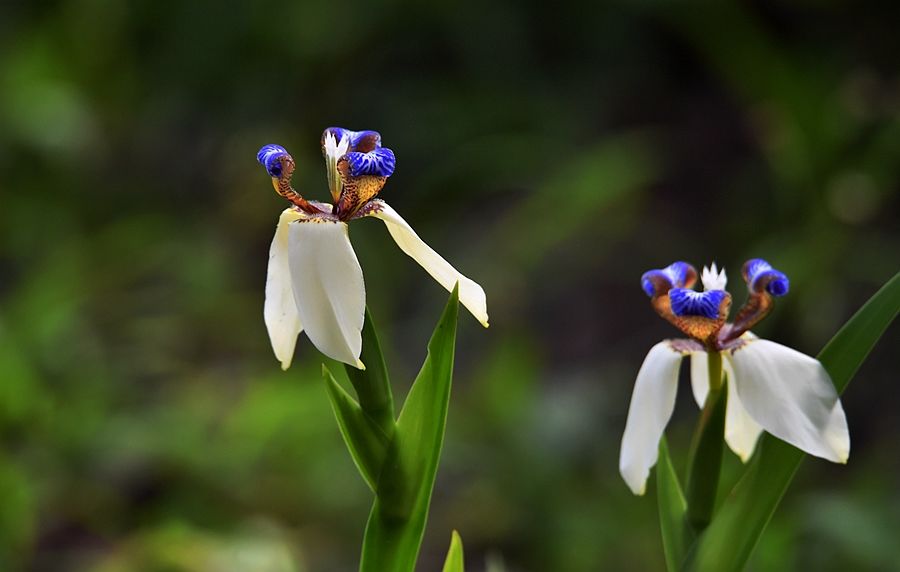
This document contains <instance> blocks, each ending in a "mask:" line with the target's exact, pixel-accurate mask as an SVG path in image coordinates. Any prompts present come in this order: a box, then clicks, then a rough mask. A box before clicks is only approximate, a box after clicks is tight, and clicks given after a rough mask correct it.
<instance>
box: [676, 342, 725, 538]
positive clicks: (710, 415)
mask: <svg viewBox="0 0 900 572" xmlns="http://www.w3.org/2000/svg"><path fill="white" fill-rule="evenodd" d="M707 358H708V359H709V379H710V380H712V379H721V378H722V354H719V353H716V352H712V353H708V354H707ZM727 401H728V396H727V393H726V391H725V387H724V384H720V385H719V386H718V388H713V387H710V390H709V393H708V394H707V396H706V403H705V404H704V405H703V412H702V413H701V414H700V420H699V421H698V422H697V429H696V431H695V433H694V440H693V442H692V443H691V455H690V460H689V461H688V475H687V486H686V489H687V505H688V509H687V519H688V523H690V525H691V527H693V529H694V531H695V532H698V533H699V532H701V531H702V530H703V529H705V528H706V527H707V526H708V525H709V522H710V521H711V520H712V514H713V509H714V508H715V504H716V493H717V491H718V489H719V475H720V473H721V472H722V448H723V440H722V436H723V435H724V434H725V406H726V403H727Z"/></svg>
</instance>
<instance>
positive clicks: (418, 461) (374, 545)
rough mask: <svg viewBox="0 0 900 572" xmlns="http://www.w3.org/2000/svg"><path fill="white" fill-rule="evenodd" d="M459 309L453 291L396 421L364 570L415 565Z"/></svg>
mask: <svg viewBox="0 0 900 572" xmlns="http://www.w3.org/2000/svg"><path fill="white" fill-rule="evenodd" d="M458 311H459V292H458V290H457V289H454V290H453V293H452V294H451V295H450V300H449V301H448V302H447V306H446V307H445V309H444V313H443V315H442V316H441V320H440V321H439V322H438V325H437V327H436V328H435V330H434V333H433V334H432V337H431V341H430V342H429V343H428V355H427V357H426V358H425V363H424V364H423V365H422V369H421V370H420V371H419V375H418V376H417V377H416V380H415V382H414V383H413V386H412V388H411V389H410V390H409V395H408V396H407V398H406V403H404V405H403V410H402V411H401V412H400V418H399V420H398V421H397V429H396V431H395V433H394V439H393V441H392V442H391V447H390V448H389V450H388V453H387V458H386V459H385V463H384V469H383V471H382V473H381V477H380V479H379V481H378V488H377V495H376V498H375V504H374V506H373V507H372V512H371V514H370V515H369V522H368V524H367V525H366V534H365V538H364V540H363V553H362V562H361V563H360V570H361V571H362V572H411V571H412V570H413V569H414V567H415V564H416V557H417V556H418V553H419V546H420V545H421V543H422V534H423V533H424V531H425V522H426V520H427V518H428V507H429V504H430V502H431V492H432V489H433V488H434V479H435V476H436V474H437V467H438V462H439V460H440V456H441V447H442V445H443V440H444V428H445V426H446V422H447V407H448V405H449V402H450V384H451V379H452V376H453V357H454V351H455V346H456V319H457V315H458Z"/></svg>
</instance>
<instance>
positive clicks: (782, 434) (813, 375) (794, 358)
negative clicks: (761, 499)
mask: <svg viewBox="0 0 900 572" xmlns="http://www.w3.org/2000/svg"><path fill="white" fill-rule="evenodd" d="M728 359H730V360H731V362H732V366H733V368H734V385H735V388H736V389H737V394H738V396H739V398H740V400H741V402H742V404H743V406H744V408H745V409H746V411H747V413H748V414H749V415H750V417H752V418H753V420H754V421H756V422H757V423H759V424H760V425H762V427H763V429H765V430H766V431H768V432H769V433H771V434H772V435H774V436H776V437H778V438H779V439H781V440H783V441H787V442H788V443H790V444H792V445H794V446H795V447H797V448H799V449H802V450H803V451H806V452H807V453H809V454H811V455H815V456H817V457H822V458H824V459H828V460H829V461H834V462H838V463H846V462H847V458H848V456H849V455H850V433H849V430H848V428H847V418H846V416H845V415H844V408H843V407H842V406H841V401H840V399H839V398H838V395H837V392H836V391H835V389H834V385H833V384H832V383H831V379H830V378H829V377H828V372H826V371H825V368H824V367H822V364H821V363H819V361H818V360H816V359H814V358H811V357H809V356H807V355H804V354H802V353H800V352H798V351H796V350H793V349H791V348H789V347H786V346H783V345H781V344H776V343H775V342H770V341H768V340H759V339H757V340H751V341H748V342H747V343H745V344H744V345H742V346H741V347H739V348H737V349H735V350H734V351H733V354H732V355H730V356H729V358H728Z"/></svg>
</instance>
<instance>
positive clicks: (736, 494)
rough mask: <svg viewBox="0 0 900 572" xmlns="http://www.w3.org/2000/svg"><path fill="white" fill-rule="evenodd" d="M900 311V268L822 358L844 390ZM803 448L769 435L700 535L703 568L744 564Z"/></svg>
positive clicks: (698, 564)
mask: <svg viewBox="0 0 900 572" xmlns="http://www.w3.org/2000/svg"><path fill="white" fill-rule="evenodd" d="M898 312H900V274H897V275H895V276H894V277H893V278H892V279H891V280H890V281H889V282H888V283H887V284H886V285H885V286H884V287H883V288H882V289H881V290H879V291H878V292H877V293H876V294H875V295H874V296H873V297H872V298H871V299H870V300H869V301H868V302H867V303H866V305H865V306H863V307H862V309H860V310H859V311H858V312H857V313H856V314H855V315H854V316H853V317H852V318H851V319H850V321H848V322H847V323H846V324H845V325H844V327H843V328H841V330H840V331H839V332H838V333H837V335H835V336H834V338H833V339H832V340H831V341H830V342H828V345H826V346H825V349H823V350H822V352H821V353H820V354H819V360H820V361H821V362H822V364H823V365H824V366H825V368H826V369H827V370H828V373H829V374H830V375H831V379H832V381H833V382H834V385H835V387H836V388H837V389H838V391H839V392H842V391H843V390H844V389H845V388H846V387H847V384H848V383H850V379H851V378H852V377H853V374H854V373H856V371H857V369H859V366H860V365H862V362H863V361H864V360H865V358H866V356H868V355H869V352H870V351H871V350H872V347H873V346H874V345H875V343H876V342H877V341H878V339H879V338H880V337H881V335H882V334H883V333H884V331H885V330H886V329H887V327H888V326H889V325H890V323H891V322H892V321H893V320H894V318H895V317H896V316H897V314H898ZM804 456H805V454H804V453H802V452H801V451H800V450H798V449H795V448H794V447H792V446H790V445H788V444H786V443H784V442H782V441H779V440H778V439H775V438H773V437H771V436H770V435H765V436H764V437H763V439H761V441H760V444H759V451H758V452H757V454H756V455H755V456H754V458H753V460H752V461H751V462H750V465H749V467H748V468H747V470H746V472H745V473H744V476H743V477H742V478H741V480H740V481H738V483H737V485H735V487H734V489H733V490H732V491H731V493H730V495H729V496H728V498H726V500H725V502H724V503H723V504H722V506H721V507H720V509H719V513H718V514H717V515H716V518H715V520H713V522H712V524H711V525H710V526H709V528H707V530H706V532H704V534H703V535H702V536H701V537H700V539H699V541H698V545H697V547H696V560H695V563H694V568H695V569H696V570H699V571H701V572H706V571H709V572H713V571H716V572H729V571H734V572H737V571H739V570H742V569H743V567H744V566H745V564H746V562H747V560H748V559H749V558H750V554H751V552H752V551H753V548H754V547H755V546H756V544H757V542H758V541H759V538H760V536H762V533H763V530H765V528H766V525H767V524H768V523H769V520H770V519H771V518H772V514H773V513H774V512H775V509H776V508H777V506H778V503H779V502H780V501H781V498H782V496H783V495H784V492H785V490H787V487H788V485H789V484H790V482H791V479H793V477H794V474H795V473H796V472H797V468H798V467H799V466H800V461H802V460H803V457H804Z"/></svg>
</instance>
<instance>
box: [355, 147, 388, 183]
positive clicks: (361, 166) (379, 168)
mask: <svg viewBox="0 0 900 572" xmlns="http://www.w3.org/2000/svg"><path fill="white" fill-rule="evenodd" d="M344 158H345V159H347V163H348V164H349V165H350V176H351V177H360V176H362V175H374V176H376V177H390V176H391V175H393V174H394V167H395V166H396V165H397V159H396V157H394V152H393V151H391V150H390V149H388V148H386V147H379V148H377V149H375V150H374V151H369V152H368V153H360V152H358V151H354V152H350V153H347V154H346V155H344Z"/></svg>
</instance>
